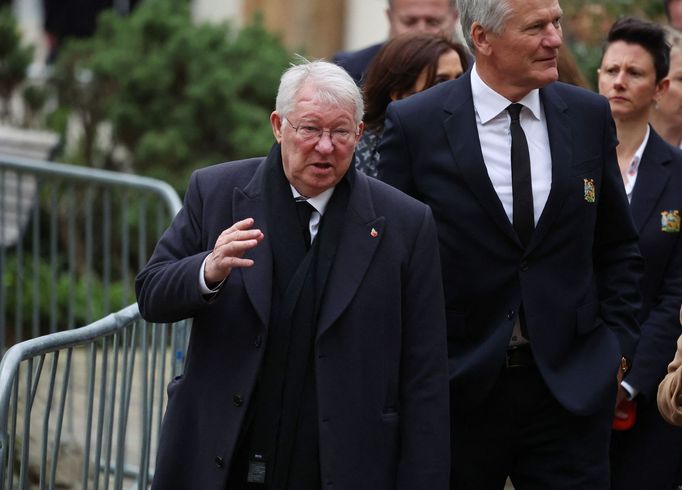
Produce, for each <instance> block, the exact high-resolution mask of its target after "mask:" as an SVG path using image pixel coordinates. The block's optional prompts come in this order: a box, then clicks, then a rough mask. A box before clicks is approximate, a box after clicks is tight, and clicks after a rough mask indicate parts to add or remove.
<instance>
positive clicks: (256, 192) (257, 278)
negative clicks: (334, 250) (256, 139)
mask: <svg viewBox="0 0 682 490" xmlns="http://www.w3.org/2000/svg"><path fill="white" fill-rule="evenodd" d="M266 164H267V161H266V160H264V161H263V162H262V163H261V164H260V165H259V166H258V169H257V170H256V173H255V174H254V176H253V178H252V179H251V181H250V182H249V183H248V184H247V186H246V187H245V188H244V189H243V190H242V189H239V188H235V189H234V191H233V195H232V209H234V221H235V222H236V221H240V220H243V219H246V218H249V217H250V218H253V219H254V221H255V225H254V226H255V227H257V228H260V230H261V231H262V232H263V234H264V235H265V238H264V239H263V241H262V242H261V243H260V244H259V245H258V246H257V247H255V248H252V249H251V250H248V251H247V252H246V253H245V254H244V257H245V258H249V259H252V260H253V261H254V265H253V266H252V267H249V268H244V269H239V270H240V272H241V275H242V278H243V280H244V288H245V289H246V294H247V295H248V297H249V300H250V301H251V304H252V305H253V307H254V309H255V310H256V312H257V314H258V317H259V318H260V319H261V321H262V322H263V325H265V326H266V327H267V326H268V325H269V322H270V303H271V301H272V276H273V271H272V253H271V251H270V250H271V248H270V243H269V241H268V230H267V223H266V220H265V206H264V202H263V197H262V190H263V174H264V172H263V169H264V167H265V165H266Z"/></svg>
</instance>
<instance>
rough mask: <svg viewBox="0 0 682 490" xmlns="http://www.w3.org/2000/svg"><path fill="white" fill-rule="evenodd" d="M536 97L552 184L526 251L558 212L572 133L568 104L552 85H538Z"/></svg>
mask: <svg viewBox="0 0 682 490" xmlns="http://www.w3.org/2000/svg"><path fill="white" fill-rule="evenodd" d="M540 100H541V101H542V108H543V110H544V113H545V119H546V121H547V134H548V137H549V147H550V156H551V158H552V187H551V189H550V191H549V196H548V198H547V203H546V204H545V207H544V209H543V210H542V214H541V215H540V219H539V220H538V224H537V226H536V227H535V231H534V233H533V236H532V237H531V240H530V242H529V243H528V247H527V248H526V254H528V253H530V252H531V251H532V250H533V249H534V248H535V247H537V245H538V244H539V243H541V242H542V240H543V237H544V236H545V234H546V233H547V231H548V230H549V229H550V226H551V224H552V223H553V222H554V221H555V220H556V219H557V217H558V216H559V211H560V210H561V207H562V206H563V203H564V200H565V199H566V196H567V195H568V188H569V185H568V184H569V182H570V181H569V179H570V175H571V162H572V161H573V152H572V148H573V145H572V141H573V135H572V134H571V128H570V124H569V120H568V113H567V111H568V106H567V105H566V104H565V103H564V101H563V99H562V98H561V97H560V96H559V95H558V94H557V93H556V91H555V90H554V88H553V87H552V85H549V86H548V87H546V88H543V89H540Z"/></svg>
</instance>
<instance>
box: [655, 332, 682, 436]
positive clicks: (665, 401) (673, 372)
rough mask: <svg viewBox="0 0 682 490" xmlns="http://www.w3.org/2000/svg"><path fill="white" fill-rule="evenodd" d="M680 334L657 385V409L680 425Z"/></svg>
mask: <svg viewBox="0 0 682 490" xmlns="http://www.w3.org/2000/svg"><path fill="white" fill-rule="evenodd" d="M681 386H682V336H680V337H679V338H678V339H677V352H676V353H675V358H674V359H673V361H672V362H671V363H670V364H669V365H668V374H667V375H666V376H665V378H663V381H661V384H660V385H658V410H659V411H660V412H661V416H662V417H663V418H664V419H665V420H666V421H668V422H669V423H671V424H673V425H678V426H682V399H681V397H680V395H682V389H681Z"/></svg>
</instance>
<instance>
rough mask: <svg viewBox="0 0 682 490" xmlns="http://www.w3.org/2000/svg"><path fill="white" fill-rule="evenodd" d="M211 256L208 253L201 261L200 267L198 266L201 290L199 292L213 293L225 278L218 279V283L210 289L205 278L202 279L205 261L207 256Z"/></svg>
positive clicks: (218, 288)
mask: <svg viewBox="0 0 682 490" xmlns="http://www.w3.org/2000/svg"><path fill="white" fill-rule="evenodd" d="M210 256H211V254H208V255H207V256H206V257H205V258H204V260H203V262H201V267H200V268H199V289H200V290H201V294H215V293H217V292H218V291H220V288H221V287H222V286H223V283H224V282H225V279H223V280H222V281H220V284H218V285H217V286H216V287H215V288H214V289H210V288H209V287H208V285H207V284H206V279H204V269H205V268H206V261H207V260H208V258H209V257H210Z"/></svg>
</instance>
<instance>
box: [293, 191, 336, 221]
mask: <svg viewBox="0 0 682 490" xmlns="http://www.w3.org/2000/svg"><path fill="white" fill-rule="evenodd" d="M289 187H291V193H292V194H293V196H294V199H296V200H300V199H298V198H299V197H302V198H304V199H305V200H306V201H307V202H308V203H309V204H310V205H311V206H312V207H314V208H315V211H317V212H318V213H320V216H323V215H324V212H325V210H326V209H327V204H329V200H330V199H331V197H332V194H334V189H335V188H334V187H330V188H329V189H327V190H326V191H323V192H320V193H319V194H318V195H317V196H315V197H306V196H304V195H303V194H301V193H300V192H298V190H296V188H295V187H294V186H293V185H291V184H289Z"/></svg>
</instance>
